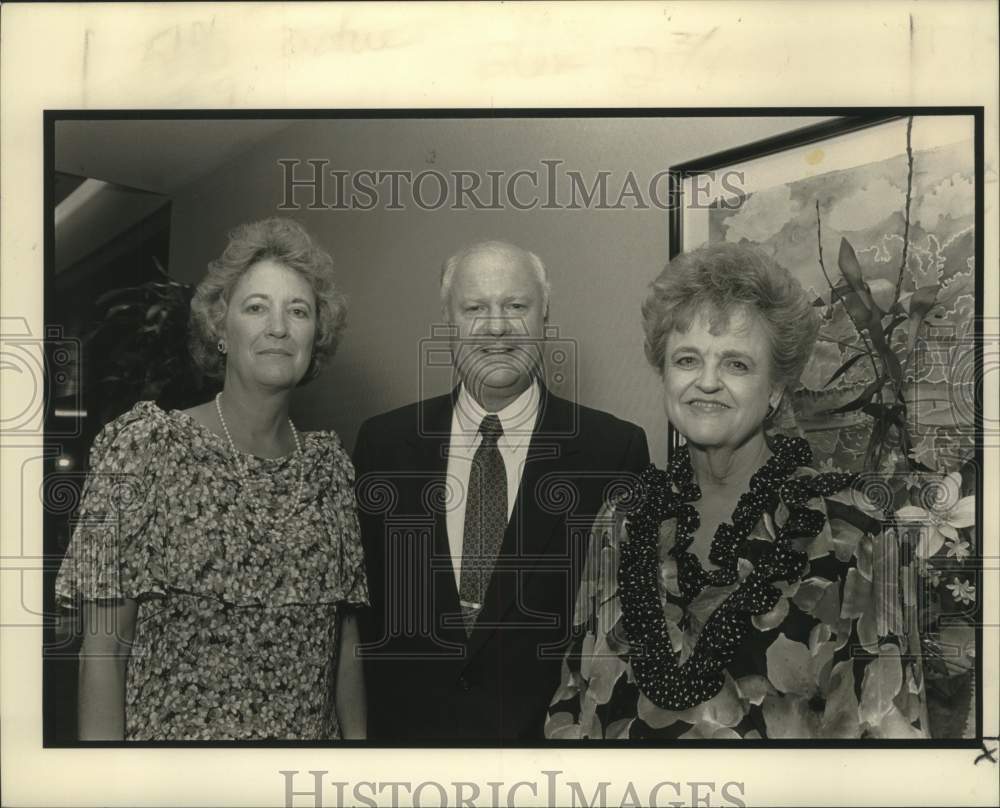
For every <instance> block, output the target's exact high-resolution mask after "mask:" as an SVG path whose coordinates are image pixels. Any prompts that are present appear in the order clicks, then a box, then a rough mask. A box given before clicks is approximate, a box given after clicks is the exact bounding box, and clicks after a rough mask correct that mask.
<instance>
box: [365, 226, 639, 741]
mask: <svg viewBox="0 0 1000 808" xmlns="http://www.w3.org/2000/svg"><path fill="white" fill-rule="evenodd" d="M441 296H442V305H443V309H444V316H445V319H446V322H447V323H449V324H450V326H451V328H452V332H453V333H452V337H451V339H452V342H451V353H452V361H453V364H454V368H455V371H456V375H457V377H458V379H459V381H460V383H459V385H458V386H457V387H456V388H455V389H454V390H453V391H452V392H451V393H450V394H448V395H444V396H440V397H438V398H432V399H428V400H425V401H420V402H417V403H415V404H411V405H409V406H406V407H402V408H400V409H397V410H394V411H392V412H388V413H385V414H383V415H380V416H377V417H375V418H372V419H370V420H369V421H367V422H366V423H365V424H364V425H363V426H362V428H361V431H360V433H359V435H358V441H357V446H356V449H355V453H354V462H355V466H356V469H357V493H358V505H359V514H360V520H361V533H362V540H363V542H364V546H365V554H366V562H367V571H368V584H369V589H370V596H371V604H372V608H371V610H370V613H369V615H368V619H367V620H366V621H363V635H362V639H363V642H364V645H363V647H362V655H363V658H364V664H365V679H366V685H367V692H368V727H369V731H368V737H369V738H370V739H372V740H376V741H378V740H382V741H395V742H420V741H427V740H436V741H459V742H470V741H471V742H484V743H488V744H501V743H504V742H510V741H534V740H538V739H541V738H542V726H543V722H544V719H545V714H546V707H547V706H548V704H549V701H550V699H551V698H552V696H553V693H554V691H555V689H556V687H557V686H558V683H559V678H560V668H561V655H562V653H563V651H564V648H565V645H566V644H567V642H568V641H569V638H570V632H571V627H572V616H573V603H574V598H575V595H576V589H577V586H578V584H579V580H580V573H581V569H582V564H583V558H584V554H585V550H586V543H587V539H588V531H589V528H590V527H591V524H592V522H593V518H594V516H595V515H596V513H597V511H598V510H599V509H600V506H601V504H602V502H603V501H604V499H605V498H606V497H607V496H609V495H610V494H612V493H613V491H614V488H615V485H616V482H622V481H624V480H626V479H628V477H629V476H630V475H631V474H634V473H637V472H639V471H640V470H641V469H642V468H643V467H644V466H645V465H646V464H648V462H649V453H648V448H647V445H646V436H645V433H644V432H643V431H642V430H641V429H640V428H639V427H637V426H635V425H633V424H629V423H627V422H624V421H621V420H619V419H617V418H615V417H613V416H611V415H608V414H607V413H603V412H599V411H597V410H592V409H589V408H587V407H582V406H580V405H578V404H576V403H574V402H571V401H567V400H565V399H562V398H559V397H557V396H555V395H553V394H552V393H550V392H549V391H548V390H547V389H546V387H545V385H544V384H543V382H542V380H541V378H540V376H541V373H540V366H541V359H542V348H543V341H544V338H545V324H546V321H547V318H548V282H547V280H546V276H545V267H544V265H543V264H542V262H541V261H540V260H539V259H538V257H537V256H535V255H534V254H533V253H529V252H527V251H525V250H522V249H520V248H518V247H515V246H514V245H511V244H506V243H503V242H485V243H480V244H476V245H473V246H471V247H469V248H467V249H465V250H463V251H462V252H460V253H458V254H456V255H454V256H452V257H451V258H450V259H449V260H448V261H446V262H445V264H444V267H443V270H442V276H441Z"/></svg>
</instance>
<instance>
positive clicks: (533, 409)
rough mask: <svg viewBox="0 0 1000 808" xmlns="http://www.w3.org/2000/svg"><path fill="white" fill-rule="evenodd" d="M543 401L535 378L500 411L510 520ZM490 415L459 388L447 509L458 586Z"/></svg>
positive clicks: (453, 417)
mask: <svg viewBox="0 0 1000 808" xmlns="http://www.w3.org/2000/svg"><path fill="white" fill-rule="evenodd" d="M540 401H541V391H540V390H539V387H538V382H537V381H533V382H532V383H531V386H530V387H528V389H527V390H525V391H524V392H523V393H521V395H520V396H518V397H517V398H516V399H515V400H514V401H512V402H511V403H510V404H508V405H507V406H506V407H504V408H503V409H502V410H500V411H499V412H498V413H496V415H497V416H498V417H499V418H500V425H501V426H502V427H503V435H501V436H500V439H499V440H498V441H497V448H498V449H499V450H500V456H501V457H502V458H503V464H504V467H505V469H506V471H507V519H508V520H509V519H510V516H511V514H512V513H513V511H514V503H515V502H516V501H517V489H518V488H519V487H520V485H521V477H522V475H523V474H524V461H525V458H526V457H527V455H528V446H529V444H530V443H531V436H532V434H533V433H534V431H535V422H536V421H537V419H538V406H539V403H540ZM487 415H489V413H488V412H487V411H486V410H484V409H483V408H482V407H481V406H480V404H479V402H478V401H476V400H475V399H474V398H473V397H472V396H471V395H470V394H469V392H468V390H466V389H465V385H464V384H463V385H462V386H461V387H460V388H459V391H458V398H457V400H456V402H455V409H454V411H453V412H452V415H451V442H450V444H449V445H448V472H447V482H448V488H449V490H451V491H452V492H453V493H452V496H451V497H450V498H449V503H448V511H447V527H448V547H449V548H450V550H451V560H452V566H453V568H454V570H455V586H456V587H457V586H459V584H460V583H461V580H460V579H461V573H462V541H463V539H464V538H465V503H466V492H467V491H468V488H469V472H470V470H471V468H472V458H473V456H474V455H475V454H476V449H478V448H479V444H480V443H482V440H483V436H482V435H480V434H479V425H480V424H481V423H482V422H483V418H485V417H486V416H487Z"/></svg>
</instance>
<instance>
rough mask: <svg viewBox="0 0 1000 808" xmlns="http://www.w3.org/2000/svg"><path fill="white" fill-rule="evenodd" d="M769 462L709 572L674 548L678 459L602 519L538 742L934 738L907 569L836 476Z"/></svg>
mask: <svg viewBox="0 0 1000 808" xmlns="http://www.w3.org/2000/svg"><path fill="white" fill-rule="evenodd" d="M802 444H804V441H803V442H802ZM790 448H791V449H796V448H797V450H798V451H799V452H800V453H803V454H804V453H805V451H806V447H804V446H797V447H796V446H791V447H790ZM799 459H800V460H801V459H802V458H799ZM778 461H780V458H778ZM778 461H776V462H775V463H774V464H769V467H768V468H765V470H764V472H763V473H761V474H760V475H758V476H759V479H756V478H755V479H756V483H757V484H755V483H753V482H752V483H751V490H750V492H749V493H748V495H747V496H746V497H745V498H744V499H741V500H740V503H739V504H738V505H737V508H736V510H735V511H734V519H733V521H732V522H731V523H727V524H726V525H725V526H724V527H725V529H720V533H717V534H716V539H715V541H714V542H713V555H714V556H715V559H716V560H717V562H718V565H719V566H718V567H717V568H716V569H714V570H712V571H707V570H705V569H704V568H702V566H701V565H700V563H698V562H697V561H696V560H695V559H694V557H693V556H692V555H690V554H688V553H686V552H685V551H686V545H685V544H684V543H683V542H684V539H683V537H684V536H685V535H687V536H690V532H691V530H690V526H688V527H685V525H684V520H685V519H686V518H688V517H687V516H685V514H686V513H687V514H690V513H691V509H690V508H689V507H687V506H688V504H689V503H690V502H691V501H692V500H693V499H695V498H697V495H698V494H697V492H695V491H694V490H693V489H691V488H690V485H685V483H684V481H683V478H684V474H683V471H684V469H683V468H681V467H680V466H681V465H682V464H679V468H678V469H670V470H669V471H668V472H666V473H665V472H661V471H658V470H657V469H655V468H653V467H650V468H649V469H648V470H647V471H646V472H644V474H643V477H642V482H641V485H640V490H639V491H637V492H634V493H635V497H633V500H634V502H638V503H639V504H638V505H637V506H636V507H634V508H625V507H621V506H620V505H619V507H610V506H609V507H606V508H605V509H604V511H602V513H601V514H600V515H599V517H598V519H597V522H596V523H595V526H594V530H593V531H592V534H591V542H590V550H589V553H588V559H587V564H586V568H585V570H584V573H583V576H582V582H581V586H580V590H579V595H578V598H577V605H576V613H575V616H574V624H575V630H576V632H575V640H574V642H573V643H572V644H571V647H570V649H569V651H568V653H567V654H566V657H565V659H564V662H563V677H562V683H561V685H560V687H559V689H558V691H557V692H556V694H555V695H554V697H553V699H552V705H551V707H550V709H549V715H548V718H547V721H546V725H545V734H546V737H548V738H554V739H557V738H558V739H568V738H573V739H580V738H598V739H602V738H603V739H608V740H610V739H629V738H647V739H649V738H661V739H675V738H677V739H711V740H720V739H730V738H732V739H739V738H757V739H765V738H783V739H792V738H805V739H809V738H822V739H828V738H834V739H850V738H894V739H919V738H924V737H927V716H926V704H925V698H924V684H923V676H922V672H921V666H920V654H919V651H920V645H919V636H918V634H917V631H916V611H915V605H914V604H913V603H912V602H910V601H911V597H908V596H907V592H906V591H904V590H905V589H907V587H903V586H900V580H901V579H903V580H905V579H906V578H907V575H908V565H909V564H910V563H911V561H910V560H909V559H907V558H906V557H905V554H904V553H902V552H901V550H900V548H899V547H898V546H897V544H896V539H895V536H894V535H893V534H892V533H891V531H888V530H885V529H883V528H882V525H881V524H880V522H879V518H878V517H879V515H880V513H879V511H878V509H877V508H875V507H874V506H873V505H872V504H871V503H870V502H868V501H867V499H866V498H865V497H864V496H863V495H862V494H861V493H860V492H859V491H857V490H854V489H852V487H851V486H850V485H849V484H848V483H849V480H848V476H847V475H835V474H826V475H817V474H816V473H815V472H814V471H812V470H811V469H809V468H807V467H804V466H802V465H801V464H800V463H796V457H795V456H794V454H793V455H792V457H791V458H790V460H789V462H788V463H787V464H786V466H785V467H784V468H782V467H781V463H780V462H778ZM678 478H680V479H681V483H680V484H679V485H678V484H677V481H678ZM689 478H690V475H688V479H689ZM685 492H686V493H685ZM688 541H689V540H688Z"/></svg>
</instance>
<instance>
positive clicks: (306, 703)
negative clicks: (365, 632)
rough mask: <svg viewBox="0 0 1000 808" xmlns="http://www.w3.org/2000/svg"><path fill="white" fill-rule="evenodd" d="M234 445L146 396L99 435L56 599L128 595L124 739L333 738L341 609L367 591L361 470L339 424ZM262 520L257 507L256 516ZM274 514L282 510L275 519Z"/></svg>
mask: <svg viewBox="0 0 1000 808" xmlns="http://www.w3.org/2000/svg"><path fill="white" fill-rule="evenodd" d="M301 438H302V458H301V462H302V463H304V464H305V465H304V468H303V469H302V473H303V480H304V482H303V484H302V487H301V494H300V496H299V498H298V500H297V501H295V502H294V503H292V502H291V500H292V498H293V497H294V495H295V493H296V491H298V490H299V473H300V472H299V463H300V460H299V458H298V457H297V455H296V454H295V453H293V454H292V455H289V456H286V457H282V458H276V459H264V458H258V457H255V456H253V455H248V454H245V455H243V461H244V464H245V468H246V469H247V471H248V482H249V489H250V490H249V491H247V490H244V486H243V485H242V484H241V482H240V479H239V476H238V469H237V466H236V464H235V462H234V458H233V455H232V449H231V447H230V445H229V443H228V441H227V440H226V438H224V437H220V436H218V435H216V434H215V433H213V432H211V431H210V430H209V429H207V428H206V427H204V426H203V425H201V424H199V423H198V422H196V421H194V420H193V419H192V418H191V417H189V416H188V415H186V414H185V413H182V412H180V411H171V412H165V411H163V410H161V409H160V408H159V407H157V406H156V405H155V404H154V403H153V402H148V401H147V402H140V403H139V404H137V405H136V406H135V407H134V408H133V409H132V410H131V411H129V412H127V413H126V414H124V415H122V416H121V417H120V418H118V419H117V420H115V421H113V422H112V423H110V424H108V425H107V426H106V427H105V428H104V430H103V431H102V432H101V434H100V435H99V436H98V438H97V440H96V441H95V443H94V446H93V449H92V452H91V473H90V475H89V477H88V479H87V482H86V484H85V487H84V491H83V498H82V504H81V507H80V510H79V514H78V517H77V524H76V529H75V531H74V534H73V538H72V541H71V543H70V546H69V549H68V551H67V554H66V557H65V559H64V560H63V563H62V567H61V569H60V571H59V575H58V577H57V579H56V594H57V597H58V599H59V601H60V602H61V603H63V604H64V605H68V606H74V605H78V604H79V601H80V600H81V599H86V600H104V599H120V598H133V599H135V600H136V601H137V602H138V613H137V617H136V629H135V640H134V644H133V647H132V652H131V655H130V658H129V663H128V673H127V678H126V693H125V738H126V740H208V739H241V740H263V739H322V738H338V737H339V736H340V730H339V726H338V723H337V715H336V709H335V705H334V703H333V694H334V676H335V672H336V665H337V645H338V610H339V609H340V608H341V606H342V605H344V604H348V605H352V606H359V605H364V604H366V603H367V598H368V592H367V584H366V581H365V575H364V566H363V557H362V550H361V544H360V538H359V531H358V523H357V515H356V512H355V507H354V495H353V482H354V469H353V467H352V465H351V462H350V459H349V458H348V456H347V454H346V452H345V451H344V449H343V447H342V446H341V444H340V441H339V439H338V438H337V436H336V435H335V434H334V433H332V432H310V433H304V434H303V435H302V436H301ZM262 517H263V518H262ZM268 517H277V518H268Z"/></svg>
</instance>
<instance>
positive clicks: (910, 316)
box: [816, 117, 978, 737]
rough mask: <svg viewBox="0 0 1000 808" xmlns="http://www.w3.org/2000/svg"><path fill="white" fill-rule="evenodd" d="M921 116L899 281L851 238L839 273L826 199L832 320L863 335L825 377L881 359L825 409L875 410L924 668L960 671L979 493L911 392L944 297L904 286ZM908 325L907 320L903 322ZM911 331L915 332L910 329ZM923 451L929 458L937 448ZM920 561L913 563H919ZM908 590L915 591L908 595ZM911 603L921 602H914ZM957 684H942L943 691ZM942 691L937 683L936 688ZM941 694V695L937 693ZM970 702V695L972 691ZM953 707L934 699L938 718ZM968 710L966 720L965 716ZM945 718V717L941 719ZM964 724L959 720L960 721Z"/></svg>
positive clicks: (874, 458)
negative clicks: (944, 465)
mask: <svg viewBox="0 0 1000 808" xmlns="http://www.w3.org/2000/svg"><path fill="white" fill-rule="evenodd" d="M912 128H913V119H912V117H911V118H910V119H909V121H908V123H907V127H906V156H907V184H906V202H905V208H904V211H903V214H904V219H903V228H904V229H903V240H902V260H901V262H900V266H899V272H898V275H897V280H896V282H895V284H893V283H892V282H891V281H888V280H885V279H884V278H878V279H873V280H869V279H868V278H866V277H865V271H864V268H863V266H862V264H861V262H860V261H859V259H858V255H857V253H856V251H855V249H854V247H853V245H852V244H851V243H850V242H849V241H848V240H847V239H846V238H841V240H840V247H839V251H838V255H837V267H838V269H839V274H840V277H839V278H834V277H831V275H830V273H829V272H828V271H827V266H826V261H825V258H824V255H823V242H822V235H823V230H822V221H821V217H820V203H819V201H818V200H817V202H816V232H817V242H818V245H819V246H818V254H819V264H820V268H821V269H822V272H823V276H824V278H825V279H826V282H827V284H828V286H829V292H830V298H829V302H827V301H826V300H825V299H822V298H821V299H819V300H817V301H816V305H817V306H818V307H821V308H822V310H823V315H824V320H825V321H826V322H833V321H834V320H835V319H836V318H837V317H838V316H841V317H842V316H843V314H844V313H846V316H847V320H848V321H849V323H850V324H851V327H853V331H854V334H853V338H851V337H850V336H848V335H844V334H842V335H841V336H844V337H845V338H844V339H836V340H833V339H828V340H827V341H832V342H836V343H837V344H838V345H839V346H840V347H841V348H846V349H848V351H849V352H850V356H848V357H847V358H846V359H845V360H844V361H843V362H842V363H841V365H840V366H839V367H838V368H837V369H836V371H835V372H834V373H833V374H832V375H831V376H830V378H829V380H828V381H827V382H826V385H825V387H826V388H829V387H831V386H832V385H833V384H834V383H835V382H837V381H838V380H841V379H842V378H843V377H845V376H846V375H847V374H848V373H850V372H852V371H854V373H853V374H852V375H854V376H855V377H856V376H857V373H856V370H857V366H858V365H859V364H861V363H864V364H867V365H870V366H871V376H870V377H869V379H868V380H867V383H865V384H864V387H863V388H862V389H861V391H860V393H859V394H858V395H857V396H855V397H854V398H853V399H852V400H850V401H848V402H847V403H845V404H842V405H840V406H837V407H835V408H832V409H828V410H826V411H824V412H823V413H822V414H824V415H839V414H845V413H851V412H861V413H864V414H865V415H867V416H869V417H870V418H871V432H870V435H869V438H868V442H867V446H866V449H865V452H864V461H863V467H864V468H865V469H866V470H868V472H869V480H868V486H867V487H868V488H869V490H878V491H879V492H880V493H879V496H878V497H876V499H878V500H879V501H878V503H877V508H876V510H875V513H873V515H874V516H877V517H878V518H879V521H881V522H882V524H883V530H884V531H885V533H886V535H889V536H891V537H893V541H894V542H895V541H897V539H902V542H901V545H900V549H901V553H900V556H899V563H900V569H901V572H902V574H903V575H904V576H907V575H909V574H910V573H912V572H914V571H915V572H916V576H917V577H916V580H917V581H919V583H920V584H921V589H922V590H923V593H922V597H921V598H919V599H918V598H916V597H915V596H914V595H912V594H911V598H912V599H913V601H915V602H916V601H919V602H921V608H922V613H921V614H919V615H918V616H917V621H916V622H917V624H918V625H919V626H920V628H921V631H922V639H923V655H924V674H925V676H926V677H928V678H929V679H931V680H934V679H937V680H945V679H951V678H954V677H962V676H964V677H965V680H966V681H968V680H970V679H971V674H970V671H971V668H972V657H973V655H974V647H975V646H974V642H973V639H972V638H973V636H974V634H973V625H974V621H975V614H976V611H977V608H976V598H977V591H976V586H975V582H976V580H977V576H976V573H977V566H976V565H977V563H978V558H977V553H976V549H975V548H976V535H975V531H976V527H975V515H974V511H975V507H974V505H975V502H974V497H973V496H972V495H971V491H972V490H974V488H975V484H976V479H975V475H976V473H977V472H976V469H975V467H974V466H973V465H972V462H971V461H966V462H964V463H962V464H961V465H960V467H959V468H958V469H957V470H955V471H952V472H950V473H948V471H947V470H946V469H939V468H934V467H932V466H931V465H928V464H927V463H925V462H922V460H920V459H918V456H917V454H916V453H915V451H914V441H913V425H914V414H913V413H912V412H910V408H909V404H908V402H909V401H910V400H911V397H912V393H913V390H914V389H915V386H916V384H917V379H916V374H915V372H914V354H915V352H916V351H917V350H918V343H919V336H920V333H921V329H922V328H923V327H924V325H925V323H926V321H927V320H928V318H929V316H930V315H931V314H932V312H933V311H934V309H935V307H936V306H938V305H939V302H940V301H939V295H940V294H941V292H942V286H941V284H938V283H931V284H927V285H923V286H920V287H919V288H915V289H914V291H912V292H903V291H902V290H903V281H904V276H905V272H906V269H907V258H908V249H909V231H910V203H911V197H912V189H913V149H912ZM900 328H905V331H904V332H900V331H899V329H900ZM904 334H905V336H903V335H904ZM922 457H923V458H924V459H926V458H927V457H928V455H927V454H923V455H922ZM911 567H912V569H911ZM904 597H905V596H904ZM908 608H916V606H915V605H914V604H913V603H911V604H910V606H909V607H908ZM954 689H955V688H954V687H948V686H946V687H943V688H940V687H939V688H937V689H936V690H937V691H938V692H944V691H948V692H951V691H954ZM929 692H930V693H932V694H933V692H935V689H934V688H929ZM932 697H933V696H932ZM965 703H969V701H968V699H966V701H965ZM935 713H937V714H938V715H942V714H944V711H941V710H938V711H935V710H934V709H933V704H932V709H931V717H932V719H933V718H934V717H935ZM964 718H965V717H964V716H962V720H963V722H964ZM939 720H940V719H939ZM956 726H957V729H956ZM962 726H963V725H962V724H959V725H954V723H953V722H952V726H950V727H949V728H947V729H943V728H942V727H941V726H937V727H934V728H933V729H934V731H935V734H947V735H950V736H952V737H954V736H955V735H956V734H961V728H962Z"/></svg>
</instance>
